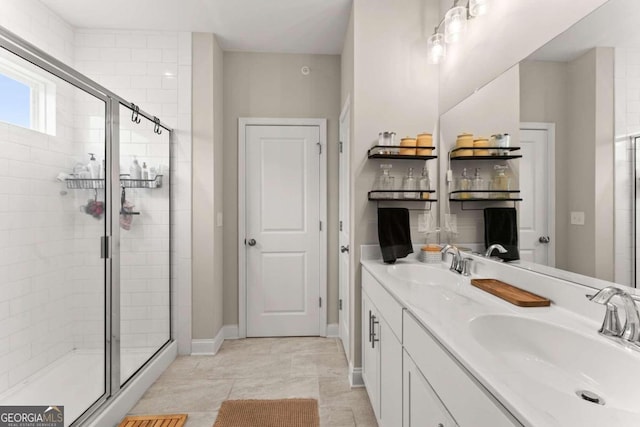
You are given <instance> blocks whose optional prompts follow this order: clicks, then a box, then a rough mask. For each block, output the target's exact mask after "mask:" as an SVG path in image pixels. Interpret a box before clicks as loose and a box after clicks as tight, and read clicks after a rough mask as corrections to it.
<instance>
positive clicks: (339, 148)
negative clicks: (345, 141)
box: [338, 141, 342, 153]
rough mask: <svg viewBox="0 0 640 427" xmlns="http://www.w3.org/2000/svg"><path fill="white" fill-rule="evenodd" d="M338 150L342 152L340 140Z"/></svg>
mask: <svg viewBox="0 0 640 427" xmlns="http://www.w3.org/2000/svg"><path fill="white" fill-rule="evenodd" d="M338 150H340V153H342V141H338Z"/></svg>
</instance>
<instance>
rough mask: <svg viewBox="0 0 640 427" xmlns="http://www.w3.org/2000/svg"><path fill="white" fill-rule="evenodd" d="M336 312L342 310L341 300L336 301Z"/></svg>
mask: <svg viewBox="0 0 640 427" xmlns="http://www.w3.org/2000/svg"><path fill="white" fill-rule="evenodd" d="M338 310H342V298H340V300H338Z"/></svg>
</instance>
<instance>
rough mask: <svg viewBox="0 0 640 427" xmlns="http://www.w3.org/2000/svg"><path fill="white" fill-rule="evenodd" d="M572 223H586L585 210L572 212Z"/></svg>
mask: <svg viewBox="0 0 640 427" xmlns="http://www.w3.org/2000/svg"><path fill="white" fill-rule="evenodd" d="M571 225H584V212H571Z"/></svg>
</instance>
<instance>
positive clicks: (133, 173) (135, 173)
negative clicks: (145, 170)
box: [129, 157, 142, 179]
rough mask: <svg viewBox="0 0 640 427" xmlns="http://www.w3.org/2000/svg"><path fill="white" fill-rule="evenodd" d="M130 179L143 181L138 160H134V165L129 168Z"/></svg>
mask: <svg viewBox="0 0 640 427" xmlns="http://www.w3.org/2000/svg"><path fill="white" fill-rule="evenodd" d="M129 178H130V179H142V168H141V167H140V163H138V159H136V158H135V157H134V158H133V163H132V164H131V167H130V168H129Z"/></svg>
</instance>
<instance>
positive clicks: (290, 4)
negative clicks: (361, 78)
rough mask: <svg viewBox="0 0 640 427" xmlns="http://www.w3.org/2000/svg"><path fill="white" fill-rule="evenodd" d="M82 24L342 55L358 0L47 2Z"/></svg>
mask: <svg viewBox="0 0 640 427" xmlns="http://www.w3.org/2000/svg"><path fill="white" fill-rule="evenodd" d="M41 2H42V3H43V4H45V5H46V6H47V7H49V8H50V9H51V10H52V11H54V12H55V13H57V14H58V15H60V16H61V17H62V18H63V19H64V20H65V21H67V22H68V23H69V24H71V25H73V26H74V27H76V28H92V29H95V28H100V29H104V28H107V29H118V30H166V31H189V32H211V33H215V34H216V35H217V36H218V42H219V43H220V46H221V47H222V49H224V50H232V51H245V52H280V53H314V54H340V53H341V52H342V44H343V40H344V35H345V32H346V29H347V25H348V22H349V14H350V11H351V3H352V0H107V1H105V0H41Z"/></svg>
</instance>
